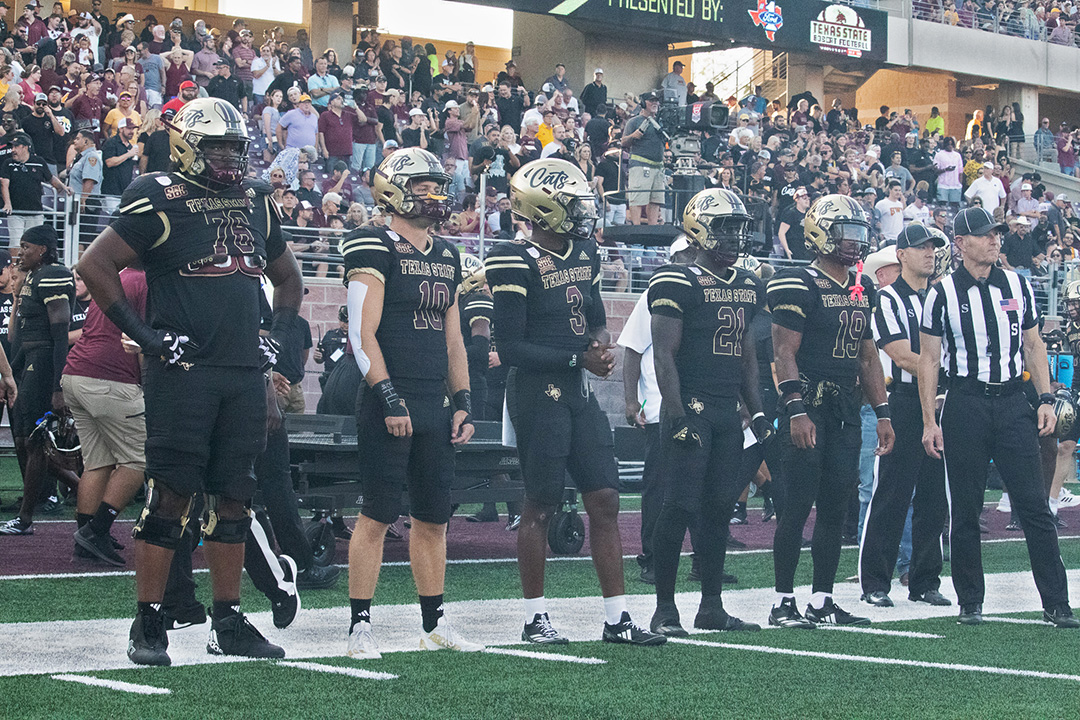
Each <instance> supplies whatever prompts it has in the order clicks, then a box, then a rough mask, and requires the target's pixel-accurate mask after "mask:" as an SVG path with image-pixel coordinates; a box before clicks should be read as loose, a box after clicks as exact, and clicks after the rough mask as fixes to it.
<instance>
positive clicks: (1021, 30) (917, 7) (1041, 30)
mask: <svg viewBox="0 0 1080 720" xmlns="http://www.w3.org/2000/svg"><path fill="white" fill-rule="evenodd" d="M1000 7H1001V8H1004V3H1002V4H1001V6H1000ZM955 9H956V12H957V17H955V18H953V17H951V15H950V17H946V15H945V7H944V2H943V0H911V4H910V17H911V18H912V19H914V20H925V21H927V22H936V23H941V24H947V25H954V26H956V27H962V28H968V29H973V30H982V31H984V32H989V33H994V34H996V35H1009V36H1010V37H1018V38H1025V39H1027V40H1037V41H1039V42H1050V43H1054V44H1056V45H1072V46H1073V47H1080V35H1078V34H1077V33H1075V32H1074V31H1073V30H1072V29H1069V30H1068V32H1064V31H1062V32H1059V33H1058V34H1057V35H1055V34H1054V33H1053V31H1052V30H1051V29H1047V27H1046V20H1045V18H1044V19H1043V20H1040V19H1039V18H1038V17H1037V16H1036V15H1035V14H1034V12H1031V13H1030V14H1028V13H1024V12H1022V9H1021V8H1017V9H1016V11H1015V12H1011V13H1005V12H987V11H986V10H985V9H983V8H982V7H980V8H979V9H978V10H976V11H975V12H969V11H966V10H964V9H963V2H962V0H957V3H956V8H955ZM890 12H891V11H890ZM1047 17H1049V15H1047Z"/></svg>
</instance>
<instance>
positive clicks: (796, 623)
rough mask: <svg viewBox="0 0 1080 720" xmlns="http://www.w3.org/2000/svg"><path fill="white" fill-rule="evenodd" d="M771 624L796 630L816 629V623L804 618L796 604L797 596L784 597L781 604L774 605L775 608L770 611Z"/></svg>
mask: <svg viewBox="0 0 1080 720" xmlns="http://www.w3.org/2000/svg"><path fill="white" fill-rule="evenodd" d="M769 624H770V625H772V626H774V627H780V628H793V629H796V630H813V629H814V623H812V622H810V621H809V620H807V619H806V618H804V617H803V616H802V614H801V613H800V612H799V608H797V607H796V606H795V598H784V600H783V601H782V602H781V603H780V604H779V605H775V606H773V609H772V610H770V611H769Z"/></svg>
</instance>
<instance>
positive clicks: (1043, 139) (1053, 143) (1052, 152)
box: [1034, 118, 1058, 163]
mask: <svg viewBox="0 0 1080 720" xmlns="http://www.w3.org/2000/svg"><path fill="white" fill-rule="evenodd" d="M1034 145H1035V156H1036V157H1037V158H1038V160H1039V162H1040V163H1056V162H1057V159H1058V157H1057V139H1056V138H1055V137H1054V133H1053V132H1051V131H1050V118H1043V119H1042V122H1041V123H1039V129H1038V130H1036V131H1035V137H1034Z"/></svg>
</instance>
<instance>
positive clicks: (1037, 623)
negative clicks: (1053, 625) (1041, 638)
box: [983, 615, 1050, 627]
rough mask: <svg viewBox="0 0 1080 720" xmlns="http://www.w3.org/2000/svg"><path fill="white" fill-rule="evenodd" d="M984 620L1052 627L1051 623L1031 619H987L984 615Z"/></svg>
mask: <svg viewBox="0 0 1080 720" xmlns="http://www.w3.org/2000/svg"><path fill="white" fill-rule="evenodd" d="M983 620H985V621H987V622H999V623H1009V624H1010V625H1042V626H1043V627H1050V623H1048V622H1043V621H1042V620H1031V619H1029V618H1013V617H987V616H986V615H983Z"/></svg>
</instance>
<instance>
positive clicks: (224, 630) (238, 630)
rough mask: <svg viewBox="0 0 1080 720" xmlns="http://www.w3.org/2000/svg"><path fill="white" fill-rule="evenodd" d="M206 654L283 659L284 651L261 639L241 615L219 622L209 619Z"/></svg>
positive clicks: (263, 638) (231, 616)
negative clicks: (208, 637)
mask: <svg viewBox="0 0 1080 720" xmlns="http://www.w3.org/2000/svg"><path fill="white" fill-rule="evenodd" d="M206 652H208V653H210V654H211V655H238V656H240V657H250V658H283V657H285V650H284V649H283V648H280V647H278V646H277V645H274V644H273V643H271V642H270V641H269V640H267V639H266V638H265V637H263V635H262V633H260V632H259V631H258V630H256V629H255V626H254V625H252V624H251V623H250V622H249V621H248V619H247V618H246V617H244V615H243V614H242V613H236V614H235V615H230V616H229V617H227V618H222V619H221V620H218V619H217V618H214V617H211V618H210V639H209V640H208V641H207V642H206Z"/></svg>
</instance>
